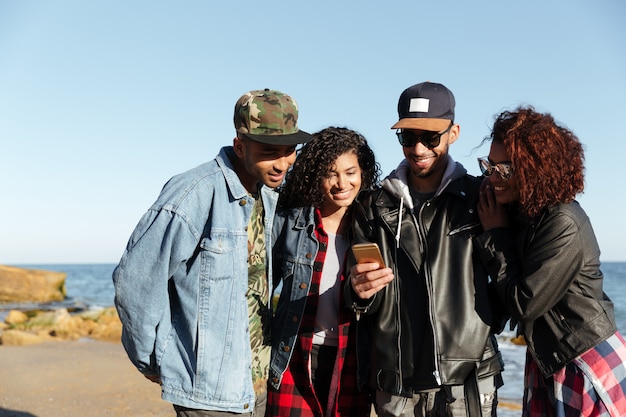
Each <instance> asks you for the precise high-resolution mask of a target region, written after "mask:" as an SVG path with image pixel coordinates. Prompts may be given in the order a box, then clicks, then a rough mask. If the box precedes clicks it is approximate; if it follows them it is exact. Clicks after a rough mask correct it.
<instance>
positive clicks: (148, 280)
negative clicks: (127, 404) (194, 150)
mask: <svg viewBox="0 0 626 417" xmlns="http://www.w3.org/2000/svg"><path fill="white" fill-rule="evenodd" d="M232 152H233V151H232V147H224V148H222V149H221V150H220V153H219V155H218V156H217V157H216V158H215V159H214V160H212V161H210V162H207V163H205V164H203V165H200V166H198V167H197V168H194V169H191V170H190V171H187V172H185V173H183V174H180V175H177V176H175V177H173V178H172V179H171V180H170V181H168V182H167V184H165V186H164V187H163V190H162V191H161V194H160V196H159V197H158V199H157V201H156V202H155V203H154V204H153V205H152V207H151V208H150V209H149V210H148V212H147V213H146V214H145V215H144V216H143V217H142V218H141V220H140V221H139V224H138V225H137V227H136V229H135V231H134V232H133V234H132V235H131V237H130V240H129V242H128V245H127V247H126V250H125V252H124V254H123V256H122V259H121V261H120V263H119V265H118V266H117V267H116V268H115V271H114V272H113V282H114V285H115V305H116V307H117V310H118V312H119V315H120V319H121V320H122V324H123V333H122V343H123V345H124V348H125V349H126V352H127V353H128V356H129V358H130V359H131V361H132V362H133V364H134V365H135V366H136V367H137V369H139V371H140V372H142V373H144V374H158V375H160V378H161V384H162V398H163V399H164V400H166V401H169V402H171V403H174V404H178V405H181V406H184V407H188V408H196V409H208V410H219V411H229V412H236V413H242V412H249V411H251V410H252V409H253V407H254V401H255V396H254V390H253V386H252V376H251V371H250V368H251V351H250V336H249V333H248V305H247V300H246V291H247V288H248V264H247V257H248V232H247V227H248V222H249V220H250V217H251V213H252V209H253V207H254V200H253V198H252V197H251V196H250V195H249V194H248V192H247V191H246V189H245V188H244V186H243V185H242V184H241V182H240V180H239V178H238V176H237V174H236V173H235V171H234V169H233V166H232V164H231V162H230V160H229V158H228V155H229V154H230V155H234V154H233V153H232ZM261 195H262V198H263V205H264V208H265V233H266V242H267V243H268V248H269V247H270V237H271V233H272V219H273V217H274V213H275V210H276V202H277V198H278V193H277V192H275V191H274V190H272V189H269V188H267V187H265V186H263V187H262V188H261ZM267 255H268V259H267V261H268V265H271V251H270V250H268V251H267ZM268 279H269V285H270V288H271V285H272V276H271V270H270V271H268ZM267 301H268V302H269V300H267Z"/></svg>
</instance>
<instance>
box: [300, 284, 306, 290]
mask: <svg viewBox="0 0 626 417" xmlns="http://www.w3.org/2000/svg"><path fill="white" fill-rule="evenodd" d="M305 288H306V282H302V283H300V289H301V290H303V289H305Z"/></svg>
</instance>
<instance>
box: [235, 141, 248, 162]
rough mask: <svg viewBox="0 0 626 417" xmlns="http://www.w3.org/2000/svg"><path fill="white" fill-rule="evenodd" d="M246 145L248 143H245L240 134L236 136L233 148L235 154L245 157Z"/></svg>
mask: <svg viewBox="0 0 626 417" xmlns="http://www.w3.org/2000/svg"><path fill="white" fill-rule="evenodd" d="M245 146H246V145H245V144H244V143H243V140H242V139H241V138H240V137H239V136H235V138H234V139H233V149H234V151H235V155H237V156H238V157H239V158H243V154H244V147H245Z"/></svg>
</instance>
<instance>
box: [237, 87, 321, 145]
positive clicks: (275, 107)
mask: <svg viewBox="0 0 626 417" xmlns="http://www.w3.org/2000/svg"><path fill="white" fill-rule="evenodd" d="M234 122H235V129H236V130H237V132H239V133H242V134H244V135H246V136H248V137H249V138H250V139H252V140H255V141H257V142H261V143H267V144H270V145H296V144H298V143H306V142H308V141H310V140H311V139H312V138H313V137H312V136H311V135H310V134H308V133H306V132H303V131H302V130H300V129H298V105H297V104H296V101H295V100H294V99H292V98H291V97H289V96H288V95H287V94H284V93H281V92H280V91H277V90H270V89H269V88H266V89H265V90H253V91H250V92H248V93H246V94H244V95H243V96H241V97H240V98H239V100H237V104H235V117H234Z"/></svg>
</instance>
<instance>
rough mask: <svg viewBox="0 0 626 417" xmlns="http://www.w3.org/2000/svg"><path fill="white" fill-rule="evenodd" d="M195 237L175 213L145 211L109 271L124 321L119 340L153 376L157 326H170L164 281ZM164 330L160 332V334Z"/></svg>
mask: <svg viewBox="0 0 626 417" xmlns="http://www.w3.org/2000/svg"><path fill="white" fill-rule="evenodd" d="M197 242H198V238H197V237H196V236H194V233H192V231H191V229H190V228H189V227H188V225H187V223H186V222H184V221H183V220H182V219H181V217H180V216H178V215H176V214H175V213H173V212H171V211H169V210H165V209H160V210H153V209H151V210H149V211H148V212H147V213H146V214H145V215H144V216H143V217H142V218H141V220H140V221H139V223H138V225H137V227H136V228H135V230H134V231H133V233H132V235H131V237H130V239H129V242H128V244H127V247H126V249H125V251H124V254H123V255H122V258H121V260H120V263H119V264H118V266H117V267H116V268H115V270H114V271H113V284H114V287H115V306H116V308H117V311H118V313H119V316H120V320H121V322H122V325H123V328H122V344H123V345H124V348H125V349H126V352H127V353H128V356H129V358H130V360H131V362H132V363H133V364H134V365H135V366H136V367H137V369H138V370H139V371H140V372H142V373H144V374H147V375H157V374H158V373H159V372H158V369H157V365H156V356H157V352H156V349H157V344H158V343H157V329H159V327H161V329H159V330H161V331H162V332H163V333H166V332H167V330H166V329H167V328H168V326H170V323H169V320H168V317H169V306H170V302H169V293H168V283H169V279H170V277H172V275H173V274H174V272H175V270H176V269H177V268H179V267H184V261H185V258H187V257H189V255H190V254H192V253H193V251H194V248H195V246H196V245H197ZM163 333H162V334H163Z"/></svg>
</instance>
